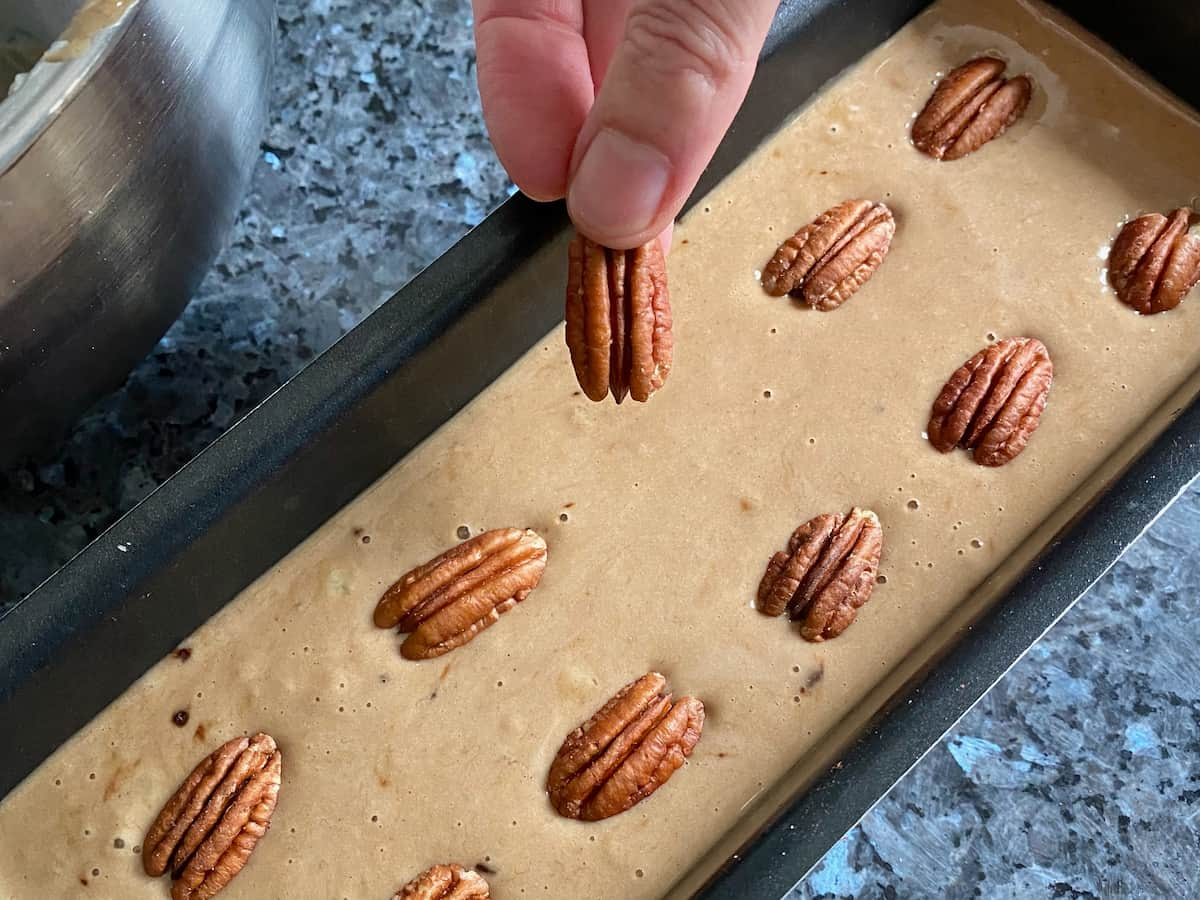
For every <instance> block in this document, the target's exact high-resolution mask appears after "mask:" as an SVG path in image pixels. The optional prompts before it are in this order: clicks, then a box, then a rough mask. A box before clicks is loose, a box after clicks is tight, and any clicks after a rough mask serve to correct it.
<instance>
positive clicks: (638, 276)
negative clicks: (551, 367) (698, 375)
mask: <svg viewBox="0 0 1200 900" xmlns="http://www.w3.org/2000/svg"><path fill="white" fill-rule="evenodd" d="M567 252H568V257H567V259H568V268H567V314H566V319H567V330H566V334H567V348H568V349H569V350H570V351H571V364H572V365H574V367H575V377H576V378H577V379H579V386H580V387H581V388H583V392H584V393H585V394H587V396H588V398H589V399H591V400H595V401H597V402H598V401H600V400H603V399H604V398H605V397H606V396H607V395H608V392H609V391H610V390H611V391H612V395H613V399H614V400H616V401H617V402H618V403H620V402H621V401H622V400H624V399H625V397H626V395H628V396H630V397H633V399H634V400H637V401H638V402H639V403H644V402H645V401H646V400H649V399H650V395H651V394H653V393H654V392H655V391H657V390H658V389H659V388H661V387H662V386H663V383H664V382H665V381H666V380H667V375H668V374H669V373H670V371H671V356H672V348H673V346H674V343H673V338H672V336H671V301H670V296H669V294H668V292H667V264H666V261H665V260H664V259H663V252H662V245H661V244H659V242H658V239H657V238H655V239H653V240H650V241H648V242H647V243H645V244H643V245H642V246H640V247H638V248H637V249H636V250H610V249H609V248H607V247H602V246H600V245H599V244H597V243H596V242H595V241H592V240H589V239H588V238H585V237H584V236H583V235H581V234H577V235H575V238H574V240H572V241H571V245H570V247H569V248H568V251H567Z"/></svg>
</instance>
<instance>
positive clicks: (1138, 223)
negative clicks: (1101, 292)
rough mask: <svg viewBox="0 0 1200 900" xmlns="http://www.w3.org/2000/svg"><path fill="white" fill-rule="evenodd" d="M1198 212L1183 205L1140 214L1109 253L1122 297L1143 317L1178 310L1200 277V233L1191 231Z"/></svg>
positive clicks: (1112, 277) (1110, 272)
mask: <svg viewBox="0 0 1200 900" xmlns="http://www.w3.org/2000/svg"><path fill="white" fill-rule="evenodd" d="M1194 215H1195V214H1194V213H1193V212H1192V211H1191V210H1190V209H1187V208H1185V207H1181V208H1179V209H1177V210H1175V211H1174V212H1172V213H1171V215H1170V216H1162V215H1159V214H1158V213H1150V214H1148V215H1145V216H1138V217H1137V218H1136V219H1133V220H1132V221H1130V222H1127V223H1126V225H1125V227H1124V228H1122V229H1121V233H1120V234H1118V235H1117V239H1116V240H1115V241H1113V245H1112V250H1111V251H1110V252H1109V254H1108V281H1109V283H1110V284H1111V285H1112V287H1113V290H1114V291H1116V292H1117V299H1119V300H1120V301H1121V302H1122V303H1124V304H1125V305H1126V306H1132V307H1133V308H1134V309H1136V310H1137V311H1138V312H1140V313H1141V314H1142V315H1146V316H1149V315H1153V314H1154V313H1160V312H1166V311H1167V310H1168V309H1174V308H1175V307H1176V306H1178V305H1179V303H1180V301H1181V300H1183V298H1184V296H1185V295H1186V294H1187V292H1188V291H1190V290H1191V289H1192V288H1193V287H1195V285H1196V283H1197V282H1198V281H1200V235H1196V234H1188V224H1189V223H1190V222H1191V220H1192V217H1193V216H1194Z"/></svg>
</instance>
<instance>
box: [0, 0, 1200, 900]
mask: <svg viewBox="0 0 1200 900" xmlns="http://www.w3.org/2000/svg"><path fill="white" fill-rule="evenodd" d="M279 22H280V43H279V46H278V49H277V53H278V57H277V59H278V62H277V72H276V85H275V92H274V103H273V110H274V112H273V114H272V117H271V123H270V126H269V129H268V131H267V133H266V135H264V138H263V144H262V155H261V158H260V160H259V162H258V165H257V167H256V169H255V172H254V178H253V183H252V187H251V191H250V194H249V195H248V197H247V198H246V202H245V204H244V206H243V208H242V211H241V213H240V215H239V217H238V220H237V224H236V226H235V228H234V231H233V235H232V238H231V241H230V246H229V248H228V249H227V250H226V251H225V252H224V253H223V254H222V256H221V257H220V259H219V260H218V262H217V264H216V265H215V267H214V269H213V271H212V272H211V274H210V275H209V277H208V278H207V280H206V281H205V282H204V284H203V286H202V287H201V289H200V291H199V293H198V295H197V296H196V298H195V299H194V300H193V301H192V303H191V305H190V306H189V307H188V309H187V311H186V312H185V313H184V315H183V317H182V318H181V319H180V320H179V322H177V323H176V325H175V326H174V327H173V328H172V329H171V331H170V333H169V334H168V335H167V336H166V337H165V338H164V339H163V340H162V342H161V343H160V344H159V346H158V347H157V349H156V350H155V351H154V353H152V354H151V356H150V357H148V358H147V359H146V360H145V361H144V362H143V363H142V364H141V365H140V366H139V367H138V369H137V370H136V371H135V372H134V373H133V374H132V375H131V376H130V378H129V380H128V382H127V383H126V385H125V386H124V387H123V388H122V389H121V390H120V391H119V392H117V393H116V394H114V395H113V396H111V397H110V398H108V399H107V400H105V401H103V402H101V403H100V404H98V405H97V406H96V407H95V408H94V409H93V410H92V411H91V412H90V413H89V414H88V415H87V416H86V418H85V419H84V420H83V421H81V422H80V424H79V425H78V427H77V428H76V429H75V431H74V433H73V434H71V435H70V437H69V438H67V439H66V440H65V441H64V442H63V443H62V445H61V446H59V447H57V448H54V449H52V450H50V451H48V452H47V453H46V454H45V455H43V456H42V457H41V458H38V459H32V460H28V461H26V462H25V463H23V464H21V465H17V466H14V467H10V468H9V469H8V470H7V471H3V472H0V609H2V608H3V606H4V605H5V604H7V603H12V602H14V601H15V600H17V599H19V598H20V597H21V596H23V595H24V594H25V593H27V592H28V591H29V590H31V589H32V588H33V587H35V586H36V584H37V583H38V582H39V581H41V580H42V579H43V578H45V577H46V576H48V575H49V574H51V573H52V572H53V570H54V569H55V568H56V567H57V566H59V565H61V564H62V563H63V562H65V561H66V560H67V559H68V558H69V557H70V556H71V555H72V554H73V553H75V552H76V551H78V550H79V549H80V548H81V547H82V546H83V545H84V544H85V543H86V542H87V541H89V540H90V539H91V538H92V537H94V536H95V535H96V534H98V533H99V532H100V531H102V530H103V529H104V528H105V527H106V526H107V525H108V524H110V523H111V522H112V521H113V520H114V519H115V518H116V517H117V516H119V515H120V514H121V513H123V512H124V511H126V510H128V509H129V508H130V507H132V506H133V505H134V504H135V503H136V502H137V501H138V500H140V499H141V498H142V497H143V496H145V495H146V494H147V493H148V492H149V491H150V490H151V489H152V488H153V487H154V486H156V485H157V484H159V483H161V482H162V481H163V480H165V479H166V478H167V477H169V476H170V475H171V474H172V473H173V472H174V471H175V470H176V469H178V468H179V467H180V466H181V465H182V464H183V463H185V462H186V461H187V460H188V459H190V458H191V457H192V456H194V455H195V454H196V453H197V452H198V451H200V450H201V449H203V448H204V447H205V446H206V445H207V444H209V443H210V442H211V441H212V440H213V439H214V438H216V437H217V436H219V435H220V434H221V433H222V432H223V431H225V430H226V429H227V428H228V427H229V426H230V425H232V424H233V423H234V422H235V421H236V420H237V419H238V418H240V417H241V415H242V414H244V413H245V412H246V411H248V410H249V409H250V408H251V407H253V406H254V405H255V404H257V403H258V402H260V401H261V400H263V399H264V398H265V397H266V396H267V395H268V394H270V393H271V392H272V391H273V390H274V389H275V388H277V387H278V386H279V385H280V384H282V383H283V382H284V381H286V380H287V379H288V378H289V377H290V376H291V375H292V374H294V373H295V372H296V371H297V370H299V369H300V368H301V367H303V366H304V365H305V364H306V363H307V362H308V361H309V360H311V359H312V358H313V357H314V356H315V355H316V354H317V353H319V352H321V351H322V350H323V349H324V348H326V347H327V346H328V345H329V344H330V343H332V342H333V341H334V340H335V339H336V338H337V337H338V336H340V335H341V334H343V333H344V332H345V331H346V330H348V329H349V328H351V327H352V326H353V325H354V324H355V323H357V322H358V321H359V320H360V319H362V317H363V316H364V315H366V314H367V313H368V312H370V311H371V310H372V309H373V308H375V307H376V306H377V305H378V304H379V303H380V302H382V301H383V300H384V299H385V298H386V297H387V296H389V295H390V294H391V293H392V292H393V291H394V290H395V289H396V288H398V287H400V286H401V285H403V284H404V283H405V282H406V281H407V280H408V279H409V278H411V277H412V275H414V274H415V273H416V272H417V271H418V270H419V269H420V268H421V267H422V266H424V265H425V264H427V263H428V262H429V261H430V260H432V259H433V258H434V257H436V256H437V255H438V254H439V253H440V252H441V251H442V250H444V249H445V248H446V247H448V246H449V245H450V244H451V243H453V241H454V240H456V239H457V238H458V237H459V236H460V235H461V234H462V233H463V232H464V231H465V230H466V229H467V228H469V227H470V226H472V225H474V224H475V223H477V222H478V221H479V220H480V219H482V218H483V216H484V215H485V214H486V213H487V211H488V210H489V209H490V208H492V207H493V206H494V205H495V204H497V203H498V202H499V201H501V200H502V199H503V198H504V197H505V196H506V195H507V194H509V193H510V192H511V191H512V188H511V185H510V184H509V183H508V181H507V178H506V177H505V175H504V172H503V170H502V169H501V168H500V166H499V164H498V163H497V161H496V159H495V156H494V155H493V153H492V151H491V148H490V146H489V145H488V141H487V136H486V133H485V131H484V128H483V124H482V119H481V116H480V113H479V100H478V96H477V93H476V89H475V82H474V77H475V73H474V57H473V50H472V45H471V28H470V13H469V4H468V2H467V0H414V2H411V3H404V4H397V3H392V2H389V0H279ZM1198 549H1200V490H1197V489H1196V488H1195V487H1193V488H1192V489H1190V490H1189V491H1188V492H1186V493H1185V494H1184V495H1183V496H1182V497H1181V499H1180V500H1178V501H1177V502H1176V503H1175V505H1174V506H1173V507H1172V508H1171V509H1170V510H1169V511H1168V512H1167V514H1166V515H1164V516H1163V518H1162V519H1160V520H1159V522H1158V523H1157V524H1155V525H1154V526H1153V527H1152V528H1151V529H1150V530H1149V531H1148V532H1147V533H1146V534H1145V535H1144V536H1143V537H1142V538H1141V539H1139V540H1138V541H1137V543H1136V544H1135V545H1134V546H1133V547H1132V548H1131V549H1130V550H1129V551H1128V552H1127V553H1126V554H1125V556H1124V558H1123V559H1122V560H1121V561H1120V562H1119V563H1118V564H1117V565H1116V566H1115V567H1114V568H1113V569H1112V570H1111V571H1110V572H1109V573H1108V575H1107V576H1105V577H1104V578H1103V579H1102V580H1101V581H1100V582H1098V583H1097V584H1096V585H1095V586H1094V587H1093V588H1092V589H1091V590H1090V591H1088V593H1087V594H1086V595H1085V596H1084V597H1083V599H1082V600H1081V601H1080V602H1079V603H1078V604H1077V605H1076V606H1075V607H1074V608H1073V609H1072V610H1071V611H1070V612H1069V613H1068V614H1067V615H1066V616H1065V617H1064V618H1063V620H1062V621H1061V622H1060V623H1059V624H1058V625H1056V626H1055V627H1054V628H1053V629H1052V630H1051V631H1050V632H1049V633H1048V634H1047V635H1046V636H1045V637H1044V638H1043V639H1042V640H1041V641H1040V642H1039V643H1038V644H1037V645H1035V646H1034V648H1033V649H1032V650H1031V651H1030V653H1029V654H1028V655H1027V656H1026V657H1025V658H1024V659H1023V660H1022V661H1021V662H1020V663H1019V664H1018V665H1017V666H1016V667H1015V668H1014V669H1013V670H1012V671H1011V672H1010V673H1009V674H1008V675H1007V676H1006V677H1005V678H1004V680H1003V681H1002V682H1001V683H1000V684H999V685H998V686H997V687H996V688H994V689H993V690H992V691H991V692H990V693H989V694H988V695H987V696H986V697H985V698H984V699H983V700H982V701H981V702H980V704H979V705H978V706H977V707H976V708H975V709H974V710H972V711H971V712H970V713H969V714H968V715H967V716H966V717H965V718H964V719H963V720H962V721H961V722H960V723H959V724H958V725H957V726H956V727H955V728H954V729H953V730H952V732H951V733H950V734H948V735H947V736H946V737H945V738H944V739H943V740H942V741H941V742H939V744H938V745H937V746H936V747H935V748H934V750H933V751H932V752H931V753H930V754H929V755H928V756H926V757H925V759H924V760H923V761H922V762H921V763H920V764H918V765H917V767H916V768H915V769H914V770H913V771H912V772H910V773H909V775H907V776H906V777H905V778H904V779H903V780H902V781H901V782H900V783H899V784H898V785H897V786H896V787H895V788H894V789H893V790H892V791H891V793H889V794H888V795H887V796H886V797H885V798H884V799H883V800H882V801H881V802H880V803H879V804H878V806H876V808H875V809H874V810H873V811H872V812H871V813H870V814H868V815H867V816H866V818H865V819H864V820H863V822H862V823H861V824H860V825H859V826H858V827H857V828H855V829H854V830H853V831H851V832H850V833H849V834H848V835H847V836H846V837H845V838H843V839H842V840H841V841H840V842H839V843H838V844H837V845H836V846H835V847H834V848H833V850H831V851H830V853H829V854H828V855H827V856H826V857H825V859H824V860H823V861H822V862H821V864H820V865H819V866H818V867H817V868H816V869H815V870H814V871H813V872H812V873H811V874H810V875H809V876H808V878H806V879H805V880H804V881H803V882H801V883H800V884H799V885H797V886H796V888H795V889H794V890H793V891H792V892H791V893H790V894H789V897H797V898H798V897H804V898H810V897H948V898H959V897H1020V898H1031V897H1105V898H1108V897H1131V898H1132V897H1138V898H1141V897H1197V896H1200V868H1198V867H1197V866H1196V865H1195V860H1194V858H1193V857H1191V856H1190V854H1191V853H1194V852H1196V849H1197V846H1198V844H1200V822H1198V818H1200V769H1197V768H1196V766H1195V760H1196V759H1197V757H1198V754H1200V662H1197V659H1198V657H1200V625H1198V624H1197V623H1196V617H1195V616H1194V615H1192V608H1191V607H1192V602H1191V601H1192V599H1193V598H1194V597H1195V596H1197V594H1200V554H1198V553H1197V550H1198Z"/></svg>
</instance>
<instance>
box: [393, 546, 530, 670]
mask: <svg viewBox="0 0 1200 900" xmlns="http://www.w3.org/2000/svg"><path fill="white" fill-rule="evenodd" d="M545 569H546V542H545V541H544V540H542V538H541V536H540V535H538V534H537V532H535V531H531V530H530V529H528V528H526V529H524V530H522V529H520V528H497V529H495V530H493V531H486V532H484V533H483V534H480V535H477V536H476V537H473V538H471V539H470V540H469V541H464V542H463V543H461V544H459V545H458V546H457V547H453V548H451V549H450V550H447V551H446V552H445V553H443V554H442V555H441V556H438V557H436V558H434V559H432V560H430V561H429V562H427V563H425V565H423V566H418V567H417V568H415V569H413V570H412V571H411V572H408V573H407V574H405V575H403V576H402V577H401V578H400V580H399V581H397V582H396V583H395V584H393V585H392V586H391V587H390V588H388V589H387V591H386V592H385V593H384V595H383V596H382V597H381V598H380V599H379V604H378V605H377V606H376V607H375V624H376V625H377V626H379V627H380V628H398V629H399V630H400V632H401V633H407V634H408V637H407V638H405V640H404V643H403V644H401V645H400V653H401V655H402V656H404V658H405V659H432V658H433V657H435V656H441V655H442V654H443V653H449V652H450V651H451V650H453V649H454V648H455V647H461V646H462V645H463V644H465V643H467V642H468V641H470V640H471V639H472V638H474V637H475V635H477V634H479V632H481V631H483V630H484V629H485V628H489V627H491V626H492V625H494V624H496V621H497V620H498V619H499V618H500V617H501V616H502V615H504V613H506V612H508V611H509V610H510V609H512V608H513V607H514V606H516V605H517V604H518V603H520V602H521V601H522V600H524V599H525V598H526V597H528V596H529V593H530V592H531V591H532V590H533V589H534V588H535V587H537V586H538V582H539V581H541V580H542V572H544V571H545Z"/></svg>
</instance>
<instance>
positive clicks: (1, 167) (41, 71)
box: [0, 0, 143, 177]
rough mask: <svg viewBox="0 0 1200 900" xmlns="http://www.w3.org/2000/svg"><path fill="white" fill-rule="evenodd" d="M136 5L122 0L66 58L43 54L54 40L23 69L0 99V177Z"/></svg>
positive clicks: (78, 86) (124, 26)
mask: <svg viewBox="0 0 1200 900" xmlns="http://www.w3.org/2000/svg"><path fill="white" fill-rule="evenodd" d="M97 2H101V0H85V2H83V3H81V4H80V5H79V9H78V10H76V13H75V15H76V16H78V14H79V12H80V11H82V10H83V9H85V8H86V7H87V6H88V5H89V4H90V3H97ZM142 5H143V0H127V2H126V6H125V9H123V10H122V11H121V12H120V13H119V15H117V17H116V18H115V19H112V20H111V21H107V22H105V23H103V24H101V25H100V27H98V28H97V29H96V30H95V31H94V32H92V33H90V34H87V35H84V36H82V39H83V40H86V41H87V46H86V48H85V49H83V50H82V51H81V52H79V53H78V54H75V55H72V56H70V57H69V58H66V59H59V60H51V59H47V58H46V55H47V54H48V53H50V52H51V51H52V50H54V49H55V47H56V44H57V42H56V44H51V45H50V47H49V48H48V49H47V50H46V51H45V52H44V53H43V54H42V56H41V57H40V58H39V59H38V61H37V63H36V64H35V65H34V67H33V68H32V69H30V70H29V72H28V74H27V75H26V77H25V80H24V82H23V83H22V84H21V86H20V88H18V89H17V90H16V91H14V92H13V93H12V94H10V95H9V96H8V97H7V98H3V99H0V177H2V176H3V175H4V174H5V173H6V172H7V171H8V170H9V169H11V168H12V167H13V166H14V165H15V164H16V162H17V161H18V160H19V159H20V158H21V157H22V156H24V155H25V153H26V151H28V149H29V148H30V147H31V146H33V144H34V142H35V141H37V139H38V138H39V137H41V135H42V134H43V133H45V131H46V129H48V128H49V127H50V126H51V125H52V124H53V123H54V121H55V119H57V118H58V116H59V115H60V114H61V113H62V111H63V110H64V109H66V107H67V105H68V104H69V103H70V102H71V101H72V100H73V99H75V97H76V96H78V94H79V92H80V91H81V90H82V89H83V86H84V85H85V84H87V82H88V80H89V79H90V78H91V77H92V75H93V74H94V73H95V71H96V70H97V69H98V68H99V67H100V66H101V64H102V63H103V62H104V60H105V59H106V58H107V57H108V55H109V54H110V53H111V52H112V49H113V47H115V46H116V44H117V42H118V41H119V39H120V37H121V36H122V35H123V34H124V33H125V31H127V30H128V29H129V27H130V24H131V23H132V21H133V14H134V12H135V11H136V10H138V9H139V8H140V7H141V6H142ZM72 21H74V17H72ZM68 27H69V26H68Z"/></svg>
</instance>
